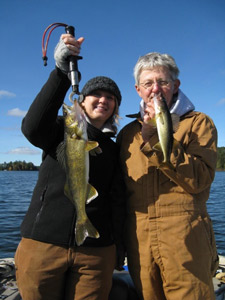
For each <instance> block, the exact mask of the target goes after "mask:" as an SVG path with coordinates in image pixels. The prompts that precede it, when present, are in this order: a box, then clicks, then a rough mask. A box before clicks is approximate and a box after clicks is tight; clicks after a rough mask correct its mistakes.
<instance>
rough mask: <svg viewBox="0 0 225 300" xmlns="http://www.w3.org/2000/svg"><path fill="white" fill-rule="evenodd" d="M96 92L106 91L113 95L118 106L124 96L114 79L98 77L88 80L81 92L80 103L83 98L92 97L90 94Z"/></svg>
mask: <svg viewBox="0 0 225 300" xmlns="http://www.w3.org/2000/svg"><path fill="white" fill-rule="evenodd" d="M95 90H105V91H107V92H110V93H112V94H113V95H114V96H116V99H117V102H118V106H119V105H120V103H121V99H122V96H121V93H120V90H119V88H118V86H117V84H116V83H115V82H114V81H113V80H112V79H110V78H109V77H105V76H97V77H94V78H92V79H90V80H88V82H87V83H86V84H85V85H84V87H83V89H82V91H81V95H80V96H79V101H80V102H82V101H83V97H85V96H88V95H90V93H91V92H93V91H95ZM82 95H83V97H82Z"/></svg>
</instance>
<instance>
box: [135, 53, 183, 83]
mask: <svg viewBox="0 0 225 300" xmlns="http://www.w3.org/2000/svg"><path fill="white" fill-rule="evenodd" d="M155 67H166V68H167V69H168V70H169V72H170V74H171V77H172V79H173V80H175V79H177V78H178V75H179V69H178V67H177V65H176V62H175V60H174V58H173V57H172V56H170V55H168V54H161V53H158V52H151V53H147V54H145V55H143V56H141V57H139V59H138V61H137V63H136V65H135V67H134V79H135V83H136V84H137V85H139V78H140V74H141V72H142V71H143V70H151V69H153V68H155Z"/></svg>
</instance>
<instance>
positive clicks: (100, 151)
mask: <svg viewBox="0 0 225 300" xmlns="http://www.w3.org/2000/svg"><path fill="white" fill-rule="evenodd" d="M101 153H102V149H101V148H100V147H97V148H95V149H92V150H90V154H91V155H92V156H97V155H98V154H101Z"/></svg>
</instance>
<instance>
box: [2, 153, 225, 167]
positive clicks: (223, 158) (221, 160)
mask: <svg viewBox="0 0 225 300" xmlns="http://www.w3.org/2000/svg"><path fill="white" fill-rule="evenodd" d="M217 150H218V151H217V154H218V157H217V164H216V170H217V171H225V147H218V149H217ZM38 170H39V166H35V165H34V164H33V163H32V162H28V163H27V162H25V161H18V160H16V161H14V162H12V161H10V162H9V163H6V162H4V163H3V164H0V171H38Z"/></svg>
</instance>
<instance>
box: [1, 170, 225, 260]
mask: <svg viewBox="0 0 225 300" xmlns="http://www.w3.org/2000/svg"><path fill="white" fill-rule="evenodd" d="M37 177H38V172H35V171H21V172H20V171H12V172H4V171H2V172H0V258H6V257H13V256H14V253H15V250H16V247H17V245H18V243H19V241H20V232H19V228H20V224H21V222H22V220H23V217H24V215H25V213H26V211H27V208H28V205H29V203H30V199H31V195H32V191H33V189H34V186H35V183H36V181H37ZM207 206H208V212H209V214H210V216H211V219H212V221H213V227H214V231H215V236H216V243H217V248H218V252H219V254H220V255H224V256H225V234H224V229H225V216H224V214H225V172H216V176H215V180H214V182H213V184H212V187H211V192H210V198H209V200H208V204H207Z"/></svg>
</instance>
